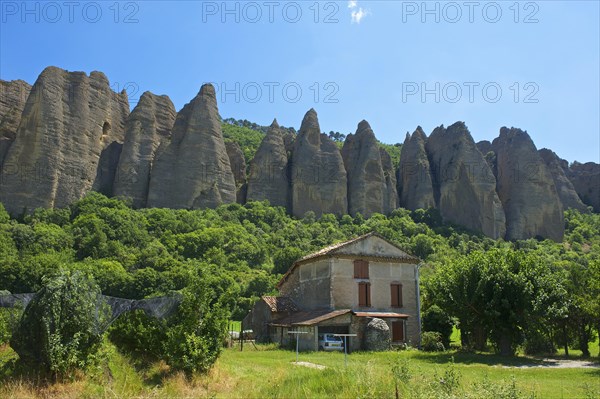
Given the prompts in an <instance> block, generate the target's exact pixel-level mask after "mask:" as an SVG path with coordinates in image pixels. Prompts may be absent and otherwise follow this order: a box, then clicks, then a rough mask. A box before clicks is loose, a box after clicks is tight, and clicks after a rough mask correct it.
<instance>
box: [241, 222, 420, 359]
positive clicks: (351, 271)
mask: <svg viewBox="0 0 600 399" xmlns="http://www.w3.org/2000/svg"><path fill="white" fill-rule="evenodd" d="M419 264H420V260H419V259H418V258H416V257H414V256H411V255H409V254H407V253H406V252H404V251H403V250H401V249H400V248H398V247H397V246H396V245H394V244H393V243H391V242H389V241H388V240H386V239H385V238H383V237H381V236H379V235H378V234H376V233H369V234H366V235H363V236H360V237H358V238H355V239H352V240H349V241H346V242H342V243H339V244H335V245H331V246H329V247H326V248H324V249H322V250H320V251H318V252H315V253H312V254H310V255H307V256H305V257H303V258H301V259H299V260H298V261H296V262H295V263H294V264H293V265H292V266H291V267H290V269H289V270H288V271H287V273H285V275H284V276H283V277H282V278H281V280H280V281H279V283H278V285H277V288H278V289H279V293H280V295H279V296H277V297H272V296H265V297H262V298H261V299H260V300H259V301H258V302H257V303H256V304H255V305H254V307H253V309H252V310H251V312H250V313H249V314H248V316H247V317H246V318H245V319H244V326H245V327H244V328H246V326H248V328H250V326H251V328H252V329H253V330H254V334H255V337H256V339H257V340H258V341H262V342H276V343H280V344H282V345H286V344H288V343H289V341H290V340H292V341H294V342H295V337H293V336H291V335H290V334H288V332H289V331H302V332H304V334H301V335H300V338H299V346H300V349H302V350H317V349H318V335H319V334H321V333H337V334H356V337H351V338H349V339H348V348H349V350H351V351H352V350H362V349H369V348H368V346H367V345H366V342H365V334H366V328H367V324H368V323H369V322H370V321H371V320H373V319H376V318H377V319H382V320H384V321H385V322H386V323H387V326H388V327H389V335H390V340H391V342H392V344H401V343H409V344H411V345H413V346H417V345H419V344H420V325H421V320H420V312H419V309H420V303H419Z"/></svg>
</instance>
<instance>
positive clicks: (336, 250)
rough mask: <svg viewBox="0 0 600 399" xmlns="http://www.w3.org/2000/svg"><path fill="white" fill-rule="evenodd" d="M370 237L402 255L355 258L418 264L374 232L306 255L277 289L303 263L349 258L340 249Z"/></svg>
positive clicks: (364, 255) (278, 284)
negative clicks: (336, 257) (332, 257)
mask: <svg viewBox="0 0 600 399" xmlns="http://www.w3.org/2000/svg"><path fill="white" fill-rule="evenodd" d="M370 237H377V238H379V239H380V240H383V241H385V242H386V243H388V244H389V245H391V246H393V247H395V248H396V249H398V250H400V251H401V252H402V253H403V254H404V255H401V256H385V257H382V256H377V255H372V256H371V255H369V254H356V256H360V257H364V258H367V259H369V258H372V259H381V260H393V261H402V262H406V263H414V264H416V263H419V262H420V259H419V258H417V257H415V256H412V255H409V254H407V253H405V252H404V250H403V249H401V248H399V247H398V246H397V245H396V244H394V243H393V242H391V241H389V240H388V239H386V238H385V237H382V236H381V235H379V234H377V233H376V232H373V231H372V232H370V233H367V234H364V235H362V236H359V237H356V238H353V239H351V240H348V241H344V242H340V243H337V244H333V245H330V246H328V247H325V248H323V249H321V250H319V251H317V252H313V253H311V254H308V255H306V256H304V257H302V258H300V259H298V260H297V261H296V262H294V264H293V265H292V266H291V267H290V268H289V270H288V271H287V272H286V273H285V274H284V275H283V277H282V278H281V280H279V283H277V287H280V286H281V284H283V282H284V281H285V280H287V278H288V276H289V275H290V274H292V272H293V271H294V269H296V267H298V266H299V265H301V264H304V263H309V262H311V261H315V260H317V259H320V258H325V257H330V256H334V255H339V256H349V254H344V253H342V252H343V251H342V249H344V248H346V247H349V246H350V245H352V244H355V243H357V242H359V241H362V240H365V239H367V238H370Z"/></svg>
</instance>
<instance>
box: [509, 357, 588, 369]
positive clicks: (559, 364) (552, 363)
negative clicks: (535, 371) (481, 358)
mask: <svg viewBox="0 0 600 399" xmlns="http://www.w3.org/2000/svg"><path fill="white" fill-rule="evenodd" d="M541 360H542V363H541V364H525V365H522V366H503V367H505V368H518V369H524V368H532V367H543V368H557V369H575V368H600V363H596V362H591V361H588V360H567V359H541Z"/></svg>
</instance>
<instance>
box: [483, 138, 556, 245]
mask: <svg viewBox="0 0 600 399" xmlns="http://www.w3.org/2000/svg"><path fill="white" fill-rule="evenodd" d="M492 146H493V149H494V152H495V153H496V165H497V180H498V181H497V191H498V195H499V197H500V200H501V201H502V204H503V206H504V211H505V213H506V238H507V239H509V240H520V239H526V238H531V237H544V238H550V239H552V240H555V241H560V240H562V237H563V233H564V222H563V207H562V204H561V201H560V199H559V197H558V193H557V191H556V186H555V185H554V179H553V178H552V174H551V173H550V171H549V170H548V168H547V167H546V164H545V163H544V161H543V160H542V158H541V157H540V155H539V153H538V151H537V149H536V148H535V145H534V144H533V141H531V138H530V137H529V135H528V134H527V133H526V132H524V131H522V130H520V129H515V128H511V129H508V128H506V127H503V128H502V129H500V136H499V137H498V138H496V139H495V140H494V141H493V143H492Z"/></svg>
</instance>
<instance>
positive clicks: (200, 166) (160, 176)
mask: <svg viewBox="0 0 600 399" xmlns="http://www.w3.org/2000/svg"><path fill="white" fill-rule="evenodd" d="M163 146H164V149H159V150H158V153H157V155H156V158H155V162H154V165H153V167H152V171H151V173H150V186H149V190H148V206H149V207H157V208H176V209H178V208H182V209H198V208H214V207H217V206H219V205H221V204H228V203H234V202H235V201H236V186H235V179H234V177H233V173H232V171H231V165H230V163H229V156H228V155H227V150H226V148H225V142H224V140H223V132H222V131H221V121H220V117H219V112H218V110H217V100H216V97H215V88H214V87H213V86H212V85H210V84H206V85H204V86H202V88H201V89H200V92H199V93H198V95H197V96H196V97H195V98H194V99H193V100H192V101H191V102H189V103H188V104H186V105H185V106H184V107H183V109H182V110H181V111H179V113H178V114H177V118H176V119H175V125H174V126H173V133H172V136H171V140H170V142H169V143H166V142H165V143H163Z"/></svg>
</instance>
